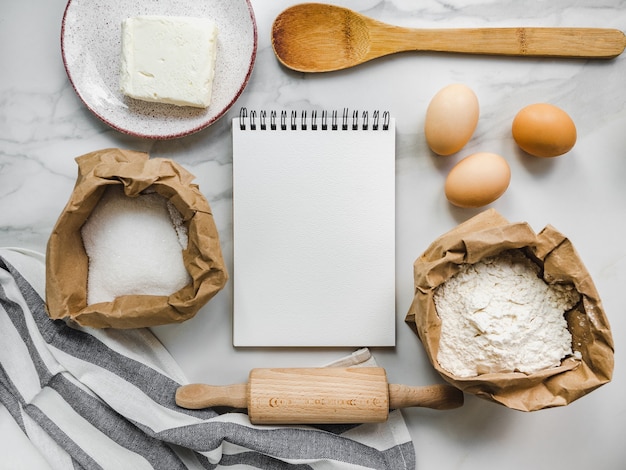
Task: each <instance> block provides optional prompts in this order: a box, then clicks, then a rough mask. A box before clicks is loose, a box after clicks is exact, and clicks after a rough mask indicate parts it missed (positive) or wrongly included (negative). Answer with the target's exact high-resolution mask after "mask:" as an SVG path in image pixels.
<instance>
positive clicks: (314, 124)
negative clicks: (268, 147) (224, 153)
mask: <svg viewBox="0 0 626 470" xmlns="http://www.w3.org/2000/svg"><path fill="white" fill-rule="evenodd" d="M258 116H259V117H258V119H257V112H256V111H250V113H249V114H248V110H247V109H246V108H241V109H240V110H239V128H240V129H241V130H246V129H250V130H252V131H254V130H257V128H258V129H260V130H262V131H264V130H267V129H268V119H267V111H265V110H262V111H260V112H259V113H258ZM298 116H299V119H298ZM390 120H391V116H390V114H389V111H384V112H383V113H382V118H381V113H380V111H378V110H375V111H374V112H373V113H372V115H371V122H370V114H369V113H368V112H367V111H363V112H362V113H361V116H360V117H359V111H357V110H353V111H352V116H350V110H349V109H348V108H344V109H343V112H342V114H341V119H340V117H339V112H338V111H337V110H332V111H330V117H329V112H328V111H327V110H322V112H321V114H320V116H319V119H318V111H317V110H315V109H314V110H312V111H311V114H310V117H309V116H308V113H307V112H306V111H304V110H303V111H301V112H300V113H298V111H295V110H292V111H290V112H288V111H286V110H282V111H281V112H280V119H278V113H277V112H276V111H275V110H271V111H270V113H269V130H272V131H275V130H278V129H280V130H283V131H286V130H292V131H295V130H302V131H306V130H311V131H317V130H318V129H321V130H323V131H326V130H329V129H330V130H332V131H336V130H342V131H347V130H353V131H356V130H364V131H367V130H370V124H371V130H374V131H377V130H379V129H381V130H384V131H386V130H389V122H390ZM257 123H258V125H257Z"/></svg>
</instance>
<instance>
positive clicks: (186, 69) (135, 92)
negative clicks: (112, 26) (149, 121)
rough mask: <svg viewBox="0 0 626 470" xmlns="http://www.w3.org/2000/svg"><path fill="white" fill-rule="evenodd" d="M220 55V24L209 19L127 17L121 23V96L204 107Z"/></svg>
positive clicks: (211, 87)
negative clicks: (217, 55)
mask: <svg viewBox="0 0 626 470" xmlns="http://www.w3.org/2000/svg"><path fill="white" fill-rule="evenodd" d="M216 54H217V25H216V24H215V22H214V21H213V20H212V19H210V18H195V17H183V16H136V17H132V18H127V19H125V20H124V21H123V22H122V58H121V73H120V87H121V90H122V93H124V94H125V95H126V96H129V97H131V98H135V99H138V100H143V101H152V102H157V103H169V104H174V105H177V106H194V107H197V108H206V107H208V106H209V104H210V102H211V94H212V89H213V78H214V76H215V60H216Z"/></svg>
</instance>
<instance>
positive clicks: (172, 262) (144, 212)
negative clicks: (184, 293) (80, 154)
mask: <svg viewBox="0 0 626 470" xmlns="http://www.w3.org/2000/svg"><path fill="white" fill-rule="evenodd" d="M81 235H82V238H83V244H84V246H85V251H86V253H87V256H88V258H89V276H88V280H87V304H88V305H91V304H94V303H98V302H110V301H112V300H113V299H115V298H116V297H119V296H122V295H170V294H172V293H174V292H176V291H177V290H179V289H181V288H182V287H184V286H185V285H187V284H188V283H189V282H190V276H189V274H188V273H187V270H186V269H185V265H184V263H183V256H182V250H183V249H184V248H186V247H187V230H186V227H185V226H184V225H183V222H182V217H181V215H180V213H179V212H178V211H177V210H176V208H175V207H174V206H173V205H172V204H171V203H169V201H167V199H166V198H165V197H163V196H161V195H159V194H156V193H151V194H142V195H140V196H138V197H128V196H126V195H125V194H124V192H123V190H122V188H121V186H111V187H109V188H107V190H106V191H105V193H104V195H103V197H102V199H101V200H100V202H99V203H98V205H97V206H96V207H95V208H94V210H93V211H92V213H91V214H90V216H89V218H88V219H87V221H86V222H85V224H84V225H83V227H82V229H81Z"/></svg>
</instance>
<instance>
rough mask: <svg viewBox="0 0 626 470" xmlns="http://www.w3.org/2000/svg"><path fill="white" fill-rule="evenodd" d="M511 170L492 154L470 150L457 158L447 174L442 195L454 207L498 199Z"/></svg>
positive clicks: (476, 204) (479, 204) (509, 177)
mask: <svg viewBox="0 0 626 470" xmlns="http://www.w3.org/2000/svg"><path fill="white" fill-rule="evenodd" d="M510 181H511V169H510V167H509V164H508V163H507V161H506V160H505V159H504V158H503V157H501V156H500V155H497V154H495V153H489V152H479V153H474V154H472V155H470V156H468V157H465V158H464V159H463V160H461V161H459V162H458V163H457V164H456V165H455V166H454V167H453V168H452V170H450V173H448V177H447V178H446V183H445V188H444V189H445V194H446V197H447V198H448V201H450V202H451V203H452V204H454V205H455V206H459V207H481V206H484V205H486V204H490V203H492V202H493V201H495V200H496V199H498V198H499V197H500V196H502V194H504V192H505V191H506V190H507V188H508V187H509V183H510Z"/></svg>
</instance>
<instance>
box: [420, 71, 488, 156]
mask: <svg viewBox="0 0 626 470" xmlns="http://www.w3.org/2000/svg"><path fill="white" fill-rule="evenodd" d="M478 114H479V111H478V98H477V97H476V94H475V93H474V92H473V91H472V90H471V89H470V88H469V87H468V86H466V85H463V84H460V83H456V84H453V85H448V86H446V87H444V88H442V89H441V90H439V92H437V94H436V95H435V96H434V97H433V99H432V100H431V101H430V103H429V105H428V109H427V110H426V119H425V121H424V134H425V137H426V143H427V144H428V146H429V147H430V149H431V150H432V151H433V152H435V153H436V154H438V155H452V154H453V153H456V152H458V151H459V150H461V149H462V148H463V147H464V146H465V144H467V142H469V140H470V138H471V137H472V134H473V133H474V131H475V130H476V125H477V124H478Z"/></svg>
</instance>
